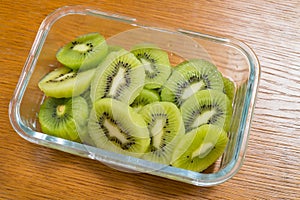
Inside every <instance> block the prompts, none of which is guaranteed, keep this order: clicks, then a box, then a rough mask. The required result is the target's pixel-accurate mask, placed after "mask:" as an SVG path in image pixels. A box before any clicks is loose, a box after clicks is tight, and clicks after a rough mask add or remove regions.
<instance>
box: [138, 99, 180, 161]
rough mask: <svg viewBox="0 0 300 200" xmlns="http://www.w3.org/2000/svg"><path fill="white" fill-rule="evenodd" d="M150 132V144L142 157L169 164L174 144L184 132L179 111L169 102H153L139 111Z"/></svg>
mask: <svg viewBox="0 0 300 200" xmlns="http://www.w3.org/2000/svg"><path fill="white" fill-rule="evenodd" d="M139 113H140V114H141V115H142V116H143V118H144V120H145V122H146V123H147V127H148V130H149V133H150V139H151V140H150V146H149V149H148V151H147V152H146V153H145V155H144V156H143V158H144V159H146V160H150V161H153V162H158V163H162V164H169V163H170V161H171V156H172V152H173V150H174V147H175V145H176V144H177V143H178V141H179V140H180V139H181V137H182V135H183V134H184V133H185V130H184V124H183V121H182V117H181V113H180V111H179V109H178V108H177V106H176V105H175V104H173V103H171V102H154V103H150V104H148V105H146V106H144V107H143V108H142V109H141V111H140V112H139Z"/></svg>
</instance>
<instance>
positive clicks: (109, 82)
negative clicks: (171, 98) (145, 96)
mask: <svg viewBox="0 0 300 200" xmlns="http://www.w3.org/2000/svg"><path fill="white" fill-rule="evenodd" d="M144 80H145V70H144V68H143V66H142V64H141V63H140V61H139V60H138V59H137V58H136V57H135V56H134V55H133V54H132V53H130V52H128V51H126V50H120V51H117V52H111V53H110V54H109V55H108V56H107V57H106V59H105V60H104V61H103V62H102V63H101V64H100V65H99V66H98V67H97V70H96V72H95V76H94V79H93V81H92V83H91V100H92V102H95V101H96V100H98V99H101V98H113V99H117V100H119V101H122V102H125V103H127V104H131V103H132V102H133V101H134V99H135V98H136V97H137V96H138V95H139V93H140V92H141V90H142V89H143V86H144Z"/></svg>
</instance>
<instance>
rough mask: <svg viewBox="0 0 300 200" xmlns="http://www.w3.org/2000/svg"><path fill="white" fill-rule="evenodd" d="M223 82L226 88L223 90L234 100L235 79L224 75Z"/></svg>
mask: <svg viewBox="0 0 300 200" xmlns="http://www.w3.org/2000/svg"><path fill="white" fill-rule="evenodd" d="M223 83H224V90H223V92H224V93H225V94H226V95H227V96H228V98H229V99H230V101H231V102H232V101H233V98H234V93H235V86H234V83H233V81H231V80H230V79H229V78H226V77H223Z"/></svg>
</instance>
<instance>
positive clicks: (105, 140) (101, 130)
mask: <svg viewBox="0 0 300 200" xmlns="http://www.w3.org/2000/svg"><path fill="white" fill-rule="evenodd" d="M88 132H89V135H90V137H91V138H92V140H93V142H94V143H95V145H96V146H97V147H98V148H102V149H106V150H108V151H112V152H116V153H122V154H126V155H131V156H135V157H140V156H141V155H142V154H143V153H144V152H145V151H146V150H147V149H148V147H149V144H150V138H149V132H148V129H147V125H146V123H145V121H144V120H143V118H142V117H141V115H139V114H138V113H136V112H135V111H134V110H133V109H132V108H131V107H130V106H129V105H127V104H125V103H123V102H120V101H118V100H115V99H111V98H103V99H99V100H97V101H96V102H95V103H94V108H93V110H92V111H91V114H90V117H89V122H88Z"/></svg>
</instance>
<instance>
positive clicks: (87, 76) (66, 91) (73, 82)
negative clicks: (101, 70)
mask: <svg viewBox="0 0 300 200" xmlns="http://www.w3.org/2000/svg"><path fill="white" fill-rule="evenodd" d="M94 73H95V69H91V70H87V71H82V72H78V71H76V70H72V69H70V68H68V67H60V68H57V69H55V70H53V71H51V72H49V73H48V74H46V76H45V77H44V78H43V79H42V80H41V81H40V82H39V83H38V87H39V88H40V89H41V90H42V91H43V92H44V93H45V95H46V96H49V97H55V98H69V97H72V96H78V95H80V94H81V93H82V92H84V91H85V90H86V89H87V88H88V87H89V85H90V83H91V80H92V78H93V76H94Z"/></svg>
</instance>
